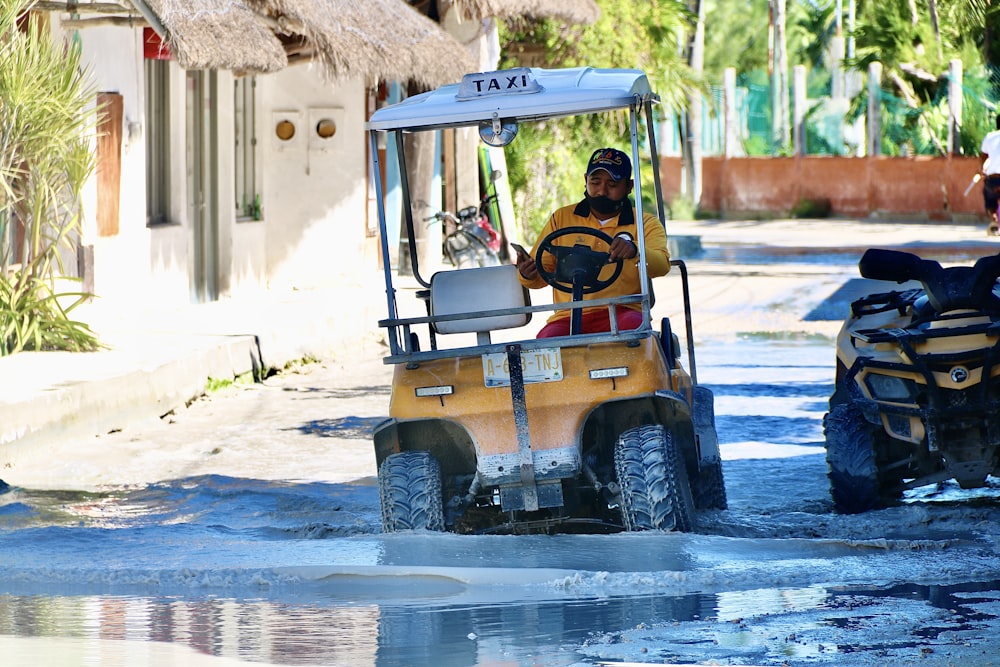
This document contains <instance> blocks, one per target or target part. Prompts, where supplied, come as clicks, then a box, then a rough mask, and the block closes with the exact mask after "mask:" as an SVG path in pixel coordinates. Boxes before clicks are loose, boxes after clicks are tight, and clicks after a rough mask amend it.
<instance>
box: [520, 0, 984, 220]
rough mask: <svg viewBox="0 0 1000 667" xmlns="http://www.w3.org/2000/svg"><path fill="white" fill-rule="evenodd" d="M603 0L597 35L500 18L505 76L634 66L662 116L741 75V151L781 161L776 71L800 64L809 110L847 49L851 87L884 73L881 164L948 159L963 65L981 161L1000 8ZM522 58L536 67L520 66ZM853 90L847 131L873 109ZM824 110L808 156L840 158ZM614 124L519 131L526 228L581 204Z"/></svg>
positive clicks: (971, 135) (936, 2) (933, 3)
mask: <svg viewBox="0 0 1000 667" xmlns="http://www.w3.org/2000/svg"><path fill="white" fill-rule="evenodd" d="M597 2H598V4H599V5H600V7H601V19H600V20H599V21H598V22H597V23H595V24H594V25H589V26H566V25H564V24H561V23H559V22H558V21H553V20H526V19H519V20H508V21H506V22H505V23H504V24H503V25H502V26H501V46H502V47H503V48H502V53H503V54H504V56H503V61H502V63H501V66H503V67H508V66H516V65H519V64H532V65H540V66H548V67H558V66H574V65H581V64H587V65H593V66H598V67H602V66H603V67H633V66H638V67H641V68H643V69H645V70H646V71H647V72H648V73H650V75H651V77H650V78H651V79H652V82H653V84H654V87H655V89H656V90H657V91H658V92H659V93H660V95H661V97H662V98H663V101H664V104H663V105H661V109H662V111H663V114H664V117H665V118H669V117H670V116H672V115H673V114H674V113H676V112H679V111H682V110H683V111H687V110H689V109H690V108H691V105H690V104H689V102H688V98H687V97H686V96H687V95H688V93H689V92H691V91H692V90H699V89H700V90H704V91H707V90H709V89H710V88H716V89H718V88H719V87H720V85H721V83H722V80H723V72H724V70H725V69H727V68H734V69H735V70H736V72H737V73H738V81H739V85H740V86H742V87H743V88H744V90H746V91H748V92H747V99H748V103H756V104H757V107H756V108H755V111H756V112H758V113H757V116H759V117H758V118H757V122H758V123H759V124H760V126H761V132H760V133H759V134H756V135H752V136H750V137H748V138H747V139H745V142H744V143H745V145H744V148H745V150H746V151H747V152H748V153H749V154H756V155H774V154H787V152H788V151H789V150H790V146H789V143H790V134H789V128H788V127H787V126H785V127H784V128H780V131H778V132H773V131H772V126H774V125H775V123H774V118H775V114H776V113H780V109H779V110H777V111H776V110H775V108H774V107H775V106H776V100H781V99H782V98H784V99H785V100H786V101H787V100H788V98H789V91H788V88H787V86H788V81H787V73H786V74H785V76H784V78H783V79H778V78H776V77H775V68H776V67H779V66H780V65H784V66H785V67H787V69H788V70H789V71H790V70H791V69H792V68H794V67H795V66H796V65H803V66H805V67H806V69H807V73H808V97H809V98H810V100H813V99H818V98H821V97H824V96H829V95H830V94H831V88H832V72H831V69H832V65H835V64H836V62H835V59H834V56H832V55H831V54H832V53H834V51H833V50H832V47H833V44H834V40H835V39H842V40H843V41H844V43H845V44H846V45H847V47H846V48H847V51H846V53H845V57H844V60H843V61H842V62H841V63H840V65H841V67H843V68H844V69H845V71H847V72H854V73H855V74H853V75H852V76H853V79H854V80H855V81H863V80H865V78H866V77H867V73H868V66H869V64H870V63H872V62H874V61H878V62H880V63H881V65H882V80H881V81H880V89H881V93H880V103H881V104H880V108H881V112H882V118H881V121H882V141H881V151H880V152H881V153H882V154H886V155H903V154H940V153H941V152H942V151H943V150H946V147H947V136H948V126H949V110H948V100H947V91H948V84H949V81H950V78H951V77H950V73H949V66H950V63H951V61H953V60H957V61H960V62H961V64H962V76H963V81H962V84H963V85H962V90H963V105H962V106H963V108H962V119H961V120H962V122H961V125H960V127H959V135H958V146H959V151H960V152H962V153H965V154H971V155H974V154H977V153H978V148H979V142H980V141H981V139H982V137H983V135H984V134H985V133H986V132H987V131H989V130H991V129H993V127H994V125H993V123H994V117H995V114H996V113H997V110H996V106H995V101H996V98H997V94H998V90H997V88H998V81H997V71H998V67H1000V40H998V39H996V37H995V36H996V35H998V34H1000V3H997V2H995V1H994V0H686V1H683V2H682V1H680V0H654V1H653V2H649V3H622V2H612V1H611V0H597ZM838 10H839V11H838ZM699 16H700V17H702V20H703V26H704V53H703V59H702V62H703V66H702V67H701V68H699V67H697V66H695V65H696V64H697V62H698V61H697V60H693V59H692V53H693V47H694V46H695V43H696V40H695V39H694V36H695V35H696V33H695V27H696V25H697V17H699ZM777 21H780V23H781V25H780V29H779V26H777V25H775V24H776V22H777ZM776 40H778V42H776ZM779 42H780V43H779ZM525 45H536V46H538V45H540V46H543V47H544V48H541V49H538V48H536V49H530V48H527V47H526V46H525ZM782 53H784V56H783V57H781V55H780V54H782ZM526 54H529V55H531V56H532V57H533V58H534V61H532V62H527V63H526V60H525V57H526ZM539 54H541V55H540V56H539ZM539 57H540V58H541V60H539ZM778 85H780V86H782V88H781V89H777V88H776V86H778ZM773 90H777V94H774V93H773V92H772V91H773ZM849 93H850V95H851V99H850V108H849V109H847V113H846V116H845V122H846V123H852V122H854V121H857V120H858V119H859V118H860V117H861V116H862V115H863V114H864V113H865V111H866V109H867V106H868V97H867V95H868V93H867V87H866V86H863V85H856V86H854V88H852V89H850V90H849ZM704 99H705V101H706V103H708V104H709V109H708V111H707V113H706V114H704V115H705V116H706V117H711V116H712V115H714V114H716V112H717V111H718V110H717V109H713V108H711V101H712V100H713V99H719V93H717V92H716V93H715V94H714V95H712V94H706V95H705V98H704ZM786 103H787V102H786ZM820 110H821V107H820V105H816V106H815V107H814V109H813V112H812V114H811V115H810V116H808V117H807V145H808V146H809V147H810V148H811V150H813V151H814V152H819V153H825V154H839V153H842V152H843V151H844V150H845V149H846V147H845V146H844V145H842V144H838V143H837V141H836V140H831V139H830V137H829V136H827V135H824V134H823V133H822V132H821V131H820V126H821V121H822V119H821V118H820V117H819V112H820ZM678 115H680V114H678ZM608 121H609V119H599V120H598V122H585V121H577V122H570V123H566V124H565V125H560V126H559V127H553V126H551V125H550V126H547V127H546V128H544V132H542V131H538V130H535V131H532V130H528V131H525V129H522V133H523V134H524V137H523V139H522V138H521V137H519V139H518V141H516V142H514V144H513V145H512V146H511V147H510V148H509V149H508V161H509V169H510V178H511V181H512V185H513V190H514V192H516V193H519V196H518V198H517V199H516V201H515V205H516V206H517V208H518V213H519V216H518V217H519V219H521V220H528V221H530V223H529V224H528V225H526V226H527V227H529V228H534V229H537V228H538V226H539V225H540V224H541V223H542V222H544V219H545V217H546V215H547V212H548V211H550V210H551V209H552V208H554V207H555V206H557V205H560V204H563V203H567V202H570V201H573V200H574V199H576V198H578V197H579V196H580V192H581V190H582V178H581V177H580V174H582V173H583V167H582V161H583V160H585V159H586V157H587V155H588V154H589V151H588V150H587V149H588V148H589V147H592V146H600V145H604V144H607V143H615V142H620V139H621V137H622V136H624V130H625V128H624V125H623V123H622V122H621V121H620V120H618V121H612V122H608ZM675 127H682V126H680V125H675ZM661 145H662V141H661ZM528 235H529V236H531V235H532V234H531V233H530V231H528Z"/></svg>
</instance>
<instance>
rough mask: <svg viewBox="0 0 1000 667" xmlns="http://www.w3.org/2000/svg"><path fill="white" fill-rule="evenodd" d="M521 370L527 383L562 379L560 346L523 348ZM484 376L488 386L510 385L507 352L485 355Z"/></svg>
mask: <svg viewBox="0 0 1000 667" xmlns="http://www.w3.org/2000/svg"><path fill="white" fill-rule="evenodd" d="M521 372H522V375H523V377H524V383H525V384H531V383H532V382H558V381H560V380H562V379H563V367H562V351H561V350H560V349H559V348H558V347H543V348H539V349H537V350H523V351H522V352H521ZM483 378H484V380H485V382H486V386H487V387H509V386H510V369H509V368H508V366H507V353H506V352H495V353H493V354H484V355H483Z"/></svg>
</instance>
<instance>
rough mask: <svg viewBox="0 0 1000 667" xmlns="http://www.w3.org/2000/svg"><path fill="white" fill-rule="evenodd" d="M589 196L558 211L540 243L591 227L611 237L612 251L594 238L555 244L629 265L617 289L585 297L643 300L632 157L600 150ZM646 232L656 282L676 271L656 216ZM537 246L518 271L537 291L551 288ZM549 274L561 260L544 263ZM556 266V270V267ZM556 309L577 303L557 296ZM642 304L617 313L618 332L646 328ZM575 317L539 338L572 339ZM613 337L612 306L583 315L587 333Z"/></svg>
mask: <svg viewBox="0 0 1000 667" xmlns="http://www.w3.org/2000/svg"><path fill="white" fill-rule="evenodd" d="M585 181H586V186H587V188H586V191H585V193H584V198H583V201H581V202H579V203H577V204H570V205H569V206H564V207H562V208H560V209H557V210H556V211H555V212H554V213H553V214H552V215H551V216H550V217H549V221H548V222H547V223H546V224H545V227H544V228H543V229H542V231H541V232H540V233H539V235H538V239H537V240H536V244H537V243H538V241H540V240H542V239H544V238H545V237H547V236H548V235H549V234H551V233H553V232H555V231H557V230H560V229H563V228H565V227H591V228H593V229H597V230H600V231H602V232H604V233H605V234H607V235H608V236H611V237H612V238H613V239H614V241H613V243H612V244H611V246H610V248H609V247H607V244H606V243H604V242H603V241H602V240H601V239H599V238H597V237H595V236H591V235H583V234H581V235H577V236H573V235H572V234H570V235H567V236H563V237H560V238H558V239H556V240H555V243H556V244H558V245H566V246H573V245H576V244H578V243H582V244H586V245H588V246H590V247H591V248H592V249H594V250H597V251H601V252H607V253H608V262H609V263H613V262H617V261H618V260H623V262H624V265H623V267H622V272H621V275H620V276H618V279H617V280H615V281H614V282H613V283H611V285H609V286H608V287H605V288H604V289H602V290H600V291H598V292H594V293H592V294H586V295H584V299H604V298H609V297H615V296H625V295H628V294H639V293H640V292H641V288H640V284H639V263H638V262H637V261H635V259H636V257H637V256H638V254H639V248H638V246H637V245H636V241H635V234H636V224H635V207H634V206H633V205H632V202H631V201H630V200H629V199H628V195H629V194H630V193H631V192H632V186H633V181H632V162H631V160H629V157H628V155H626V154H625V153H623V152H622V151H620V150H617V149H615V148H598V149H597V150H596V151H594V153H593V155H591V156H590V161H589V162H588V163H587V172H586V175H585ZM643 229H644V230H645V241H646V272H647V275H648V276H649V277H650V278H655V277H657V276H662V275H665V274H666V273H667V272H668V271H669V270H670V253H669V252H668V251H667V234H666V232H665V231H664V229H663V225H662V224H660V221H659V220H657V219H656V217H655V216H653V215H649V214H645V215H644V216H643ZM536 249H537V245H536V247H535V248H532V249H531V255H530V256H529V255H525V254H523V253H520V252H519V253H518V255H517V270H518V272H519V273H520V279H521V284H522V285H524V286H525V287H529V288H531V289H538V288H541V287H545V285H546V283H545V281H544V280H543V279H542V278H541V276H539V274H538V268H537V267H536V266H535V259H534V257H535V254H536ZM543 261H544V263H545V268H546V270H548V271H552V270H554V269H555V257H554V256H552V255H551V254H546V255H545V256H544V259H543ZM550 262H551V266H550ZM611 272H612V269H611V268H610V267H609V268H608V269H606V270H605V271H602V273H601V277H602V278H605V277H609V276H610V275H611ZM552 294H553V302H554V303H557V304H558V303H568V302H570V301H572V300H573V296H572V294H570V293H568V292H563V291H560V290H555V289H554V290H552ZM641 308H642V306H641V304H638V303H635V304H628V305H624V306H616V307H615V316H616V317H617V320H618V330H619V331H624V330H627V329H637V328H639V327H640V326H641V325H642V310H641ZM571 313H572V311H570V310H561V311H558V312H556V313H554V314H553V315H552V317H550V318H549V320H548V322H547V323H546V324H545V326H544V327H542V329H541V331H539V332H538V338H549V337H552V336H568V335H569V333H570V315H571ZM604 331H611V322H610V321H609V319H608V308H607V306H600V307H594V308H584V309H583V333H598V332H604Z"/></svg>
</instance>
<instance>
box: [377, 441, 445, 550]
mask: <svg viewBox="0 0 1000 667" xmlns="http://www.w3.org/2000/svg"><path fill="white" fill-rule="evenodd" d="M378 487H379V500H380V501H381V505H382V530H383V531H385V532H387V533H394V532H396V531H400V530H434V531H443V530H444V529H445V525H444V504H443V500H442V494H441V466H440V465H439V464H438V462H437V459H435V458H434V457H433V456H432V455H431V454H430V453H429V452H425V451H407V452H399V453H396V454H392V455H390V456H388V457H387V458H386V459H385V460H384V461H383V462H382V465H381V466H380V467H379V470H378Z"/></svg>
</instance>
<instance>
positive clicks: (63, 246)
mask: <svg viewBox="0 0 1000 667" xmlns="http://www.w3.org/2000/svg"><path fill="white" fill-rule="evenodd" d="M32 4H33V3H32V2H29V1H27V0H0V356H3V355H7V354H12V353H14V352H19V351H21V350H57V349H58V350H93V349H96V348H98V347H100V343H99V342H98V340H97V337H96V336H95V335H94V333H93V332H92V331H91V330H90V328H89V327H88V326H87V325H86V324H83V323H82V322H76V321H74V320H71V319H70V317H69V313H70V311H71V310H73V308H75V307H76V306H78V305H79V304H80V303H82V302H83V301H85V300H87V299H88V298H89V297H90V296H91V295H89V294H84V293H78V292H64V293H59V292H57V290H56V278H57V276H66V275H69V272H67V271H66V268H65V266H64V265H63V261H64V258H72V259H73V260H75V257H76V246H77V244H78V242H79V237H80V210H81V203H80V194H81V190H82V188H83V185H84V183H85V182H86V181H87V179H88V178H89V177H90V175H91V173H93V170H94V155H93V151H92V150H91V146H90V142H91V138H92V137H93V129H94V122H95V120H96V119H95V114H94V112H93V109H92V108H91V104H92V101H93V99H94V95H95V91H94V89H93V87H92V85H91V84H90V82H89V81H90V77H89V74H88V73H87V72H86V71H85V70H84V69H83V67H82V64H81V58H80V50H79V48H78V47H77V46H75V45H73V44H62V43H55V42H53V41H52V39H51V37H50V33H49V30H48V27H47V25H46V24H45V23H44V22H43V21H42V19H41V18H39V16H38V15H37V14H31V15H30V17H29V20H28V22H27V25H26V26H25V28H26V29H25V30H20V29H19V28H18V25H17V20H18V17H20V16H22V15H23V14H24V12H25V11H26V9H28V8H29V7H30V6H31V5H32ZM61 279H63V280H66V279H67V278H61ZM70 280H71V278H70Z"/></svg>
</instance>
